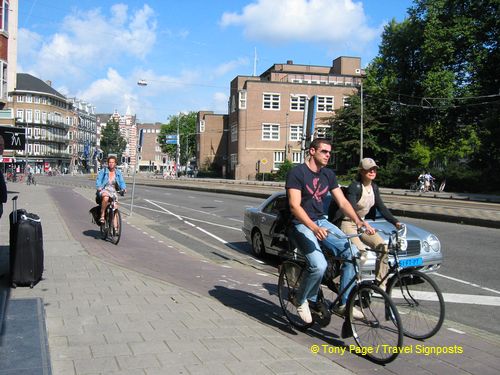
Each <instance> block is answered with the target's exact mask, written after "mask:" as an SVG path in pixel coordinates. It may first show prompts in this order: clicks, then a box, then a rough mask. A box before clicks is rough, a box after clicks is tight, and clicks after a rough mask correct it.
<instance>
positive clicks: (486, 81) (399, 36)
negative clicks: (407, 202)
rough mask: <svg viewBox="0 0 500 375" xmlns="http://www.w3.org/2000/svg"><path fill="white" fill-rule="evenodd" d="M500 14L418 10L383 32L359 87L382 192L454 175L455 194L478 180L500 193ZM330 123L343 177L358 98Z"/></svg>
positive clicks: (476, 9)
mask: <svg viewBox="0 0 500 375" xmlns="http://www.w3.org/2000/svg"><path fill="white" fill-rule="evenodd" d="M499 13H500V1H498V0H482V1H476V0H463V1H454V0H415V1H414V5H413V6H412V7H411V8H410V9H409V10H408V16H407V18H406V19H405V20H404V21H402V22H400V23H398V22H396V21H395V20H392V21H391V22H389V23H388V24H387V25H386V26H385V28H384V32H383V34H382V41H381V44H380V49H379V54H378V56H377V57H376V58H375V59H374V60H373V61H372V62H371V63H370V65H369V66H368V67H367V68H366V70H365V71H366V75H367V76H366V78H365V80H364V84H363V89H364V97H363V104H364V116H363V117H364V130H365V131H364V139H365V141H364V148H363V151H364V152H363V154H364V155H365V156H370V157H373V158H374V159H375V160H377V163H378V164H379V165H381V166H382V168H381V170H380V172H381V173H380V175H379V179H380V180H382V181H383V182H384V183H387V184H399V187H403V186H406V185H407V184H408V183H410V182H413V180H414V178H415V177H414V173H419V171H418V169H421V168H430V169H431V170H432V169H435V171H436V173H440V174H444V173H446V172H447V170H448V169H449V168H452V169H453V176H454V177H452V179H451V181H452V182H451V185H450V188H451V187H453V186H455V187H456V188H457V189H459V190H460V189H462V190H465V189H468V190H470V189H472V187H470V185H469V184H470V183H471V182H472V181H473V180H474V181H475V183H476V184H478V183H479V182H480V185H479V186H481V189H482V190H483V191H487V190H488V189H490V190H491V189H498V188H497V187H496V186H498V184H500V177H499V174H498V173H497V171H498V169H499V168H500V127H499V125H498V124H499V123H500V106H499V105H498V100H499V98H498V96H497V95H498V93H499V92H500V80H499V79H498V77H500V48H499V44H498V41H499V40H500V17H498V14H499ZM330 123H331V124H332V125H333V130H332V134H331V135H332V139H333V145H334V147H333V149H334V151H335V157H336V161H337V165H338V166H339V170H341V171H347V170H349V168H351V167H354V166H355V165H356V164H357V162H358V160H359V146H360V142H359V138H360V134H359V133H360V93H359V92H358V93H356V94H355V95H353V96H352V97H351V99H350V105H349V107H346V108H344V109H341V110H339V111H337V112H336V115H335V116H334V117H333V118H332V119H331V120H330ZM476 170H483V171H485V170H487V171H488V172H489V173H490V175H489V178H486V179H481V178H479V177H478V176H477V175H476V174H477V173H476V172H475V171H476ZM483 175H487V174H486V173H483ZM404 178H407V179H410V180H409V181H403V180H402V179H404ZM455 179H456V180H455ZM460 179H463V183H462V184H460V183H458V182H457V183H454V182H453V181H459V180H460ZM379 182H380V181H379ZM447 190H448V188H447ZM470 191H471V190H470Z"/></svg>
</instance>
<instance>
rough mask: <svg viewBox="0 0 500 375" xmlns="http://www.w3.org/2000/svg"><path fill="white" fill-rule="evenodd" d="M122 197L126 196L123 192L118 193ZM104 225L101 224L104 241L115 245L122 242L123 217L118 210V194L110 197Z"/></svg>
mask: <svg viewBox="0 0 500 375" xmlns="http://www.w3.org/2000/svg"><path fill="white" fill-rule="evenodd" d="M117 193H118V194H120V195H121V196H122V197H123V195H124V194H125V192H124V191H123V190H120V191H118V192H117ZM104 219H105V220H104V223H101V225H100V230H101V237H102V239H103V240H107V239H109V240H110V241H111V242H112V243H114V244H115V245H117V244H118V242H120V237H121V235H122V216H121V213H120V211H119V210H118V205H117V197H116V194H112V195H111V196H110V197H109V202H108V206H107V207H106V211H105V213H104Z"/></svg>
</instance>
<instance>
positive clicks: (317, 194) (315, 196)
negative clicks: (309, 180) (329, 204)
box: [306, 177, 328, 202]
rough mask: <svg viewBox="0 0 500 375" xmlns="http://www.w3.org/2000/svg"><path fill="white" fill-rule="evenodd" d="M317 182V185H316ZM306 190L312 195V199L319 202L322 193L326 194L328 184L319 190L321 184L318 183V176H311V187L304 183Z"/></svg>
mask: <svg viewBox="0 0 500 375" xmlns="http://www.w3.org/2000/svg"><path fill="white" fill-rule="evenodd" d="M318 184H319V186H318ZM306 189H307V191H308V192H309V193H310V194H311V195H312V197H313V199H314V200H315V201H316V202H321V201H322V198H323V195H325V194H326V192H327V191H328V186H327V187H325V188H324V189H323V190H321V184H320V183H319V177H315V178H313V188H312V189H311V188H310V187H309V186H307V185H306Z"/></svg>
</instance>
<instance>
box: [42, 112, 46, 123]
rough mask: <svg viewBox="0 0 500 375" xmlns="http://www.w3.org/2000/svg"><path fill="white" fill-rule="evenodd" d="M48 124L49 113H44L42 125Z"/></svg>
mask: <svg viewBox="0 0 500 375" xmlns="http://www.w3.org/2000/svg"><path fill="white" fill-rule="evenodd" d="M46 123H47V112H42V124H46Z"/></svg>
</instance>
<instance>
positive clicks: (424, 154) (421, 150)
mask: <svg viewBox="0 0 500 375" xmlns="http://www.w3.org/2000/svg"><path fill="white" fill-rule="evenodd" d="M408 156H409V159H410V161H411V163H412V166H414V167H417V169H427V167H428V166H429V163H430V161H431V150H430V149H429V147H427V146H425V145H424V144H422V143H421V142H420V141H415V142H413V143H412V145H411V146H410V150H409V153H408Z"/></svg>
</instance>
